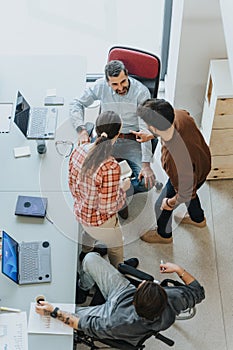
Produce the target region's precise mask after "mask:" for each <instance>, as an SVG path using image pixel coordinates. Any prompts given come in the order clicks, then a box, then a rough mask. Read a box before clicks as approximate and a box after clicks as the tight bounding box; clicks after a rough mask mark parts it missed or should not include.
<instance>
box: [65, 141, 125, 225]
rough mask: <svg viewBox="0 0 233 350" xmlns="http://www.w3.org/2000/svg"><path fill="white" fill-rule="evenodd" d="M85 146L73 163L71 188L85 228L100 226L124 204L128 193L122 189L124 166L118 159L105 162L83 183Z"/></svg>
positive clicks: (78, 149)
mask: <svg viewBox="0 0 233 350" xmlns="http://www.w3.org/2000/svg"><path fill="white" fill-rule="evenodd" d="M84 147H85V145H84V146H80V147H77V148H76V149H75V150H74V151H73V153H72V155H71V157H70V161H69V187H70V191H71V193H72V195H73V198H74V213H75V216H76V219H77V221H78V222H80V223H81V224H83V225H85V226H100V225H102V224H103V223H104V222H106V221H107V220H108V219H110V218H111V217H112V216H113V215H115V214H116V213H117V212H118V211H119V210H120V209H121V208H122V206H123V205H124V202H125V198H126V193H125V191H124V190H123V189H122V188H121V186H120V174H121V170H120V166H119V164H118V162H117V161H116V160H115V158H113V157H110V158H109V159H107V160H104V161H103V162H102V163H101V164H100V166H99V167H98V168H97V170H96V171H95V172H94V173H93V174H92V176H85V178H84V180H81V177H80V172H81V169H82V164H83V162H84V160H85V158H86V156H87V150H86V149H84Z"/></svg>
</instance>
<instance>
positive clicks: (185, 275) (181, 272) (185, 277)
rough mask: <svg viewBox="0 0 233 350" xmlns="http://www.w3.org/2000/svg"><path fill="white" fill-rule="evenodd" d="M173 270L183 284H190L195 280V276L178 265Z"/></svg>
mask: <svg viewBox="0 0 233 350" xmlns="http://www.w3.org/2000/svg"><path fill="white" fill-rule="evenodd" d="M175 272H176V273H177V275H178V276H179V277H180V278H181V279H182V281H183V282H184V283H185V284H190V283H192V282H193V281H194V280H195V278H194V277H193V276H192V275H191V274H190V273H189V272H188V271H186V270H185V269H183V268H182V267H180V266H177V269H176V271H175Z"/></svg>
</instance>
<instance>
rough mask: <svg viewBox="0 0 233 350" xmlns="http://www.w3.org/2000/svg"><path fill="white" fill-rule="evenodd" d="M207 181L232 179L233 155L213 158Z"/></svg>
mask: <svg viewBox="0 0 233 350" xmlns="http://www.w3.org/2000/svg"><path fill="white" fill-rule="evenodd" d="M211 162H212V167H211V171H210V173H209V175H208V177H207V180H218V179H233V155H228V156H213V157H212V158H211Z"/></svg>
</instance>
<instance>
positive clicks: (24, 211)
mask: <svg viewBox="0 0 233 350" xmlns="http://www.w3.org/2000/svg"><path fill="white" fill-rule="evenodd" d="M47 204H48V199H47V198H44V197H31V196H18V199H17V203H16V208H15V215H20V216H32V217H36V218H44V217H45V215H46V210H47Z"/></svg>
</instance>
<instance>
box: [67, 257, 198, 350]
mask: <svg viewBox="0 0 233 350" xmlns="http://www.w3.org/2000/svg"><path fill="white" fill-rule="evenodd" d="M118 270H119V271H120V272H121V273H122V274H124V275H125V276H126V278H128V279H129V281H130V282H131V283H132V284H133V285H134V286H136V287H137V286H138V285H139V283H141V281H142V280H148V281H155V280H154V277H153V276H151V275H149V274H147V273H145V272H143V271H141V270H138V269H135V268H134V267H131V266H129V265H126V264H123V263H122V264H119V267H118ZM156 282H157V283H159V281H156ZM160 284H161V285H162V286H163V287H164V286H169V285H173V286H174V285H176V286H179V285H183V284H182V283H180V282H178V281H175V280H171V279H165V280H163V281H162V282H161V283H160ZM93 300H94V302H93ZM103 302H104V298H103V296H102V294H101V292H100V290H99V289H98V288H97V289H96V293H95V295H94V297H93V299H92V302H91V304H90V305H98V304H102V303H103ZM195 314H196V308H195V307H193V308H190V309H187V310H184V311H183V312H182V313H180V314H179V315H178V316H177V317H176V319H177V320H187V319H190V318H192V317H194V316H195ZM152 336H154V337H155V338H156V339H158V340H161V341H162V342H164V343H165V344H167V345H168V346H173V345H174V344H175V342H174V341H173V340H172V339H169V338H167V337H165V336H164V335H162V334H161V333H160V332H154V331H151V333H149V334H147V335H146V336H145V337H144V338H142V339H141V340H140V341H139V342H138V344H137V345H135V346H134V345H132V344H130V343H128V342H126V341H125V340H121V339H117V340H116V339H114V340H112V339H96V338H94V337H90V336H88V335H86V334H85V333H84V332H82V331H76V330H75V331H74V350H76V345H77V344H85V345H86V346H87V347H89V348H90V349H91V350H96V349H103V347H100V346H99V345H97V344H96V343H97V342H99V343H102V344H105V345H108V346H110V347H112V348H116V349H120V350H142V349H144V348H145V344H144V343H145V341H146V340H147V339H149V338H150V337H152Z"/></svg>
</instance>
